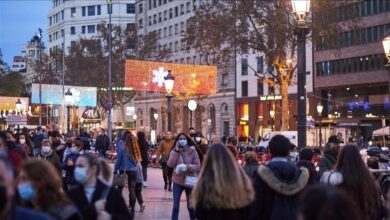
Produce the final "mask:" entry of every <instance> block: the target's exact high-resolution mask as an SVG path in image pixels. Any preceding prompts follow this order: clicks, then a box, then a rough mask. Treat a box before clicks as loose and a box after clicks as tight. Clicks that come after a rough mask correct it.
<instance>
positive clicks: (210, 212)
mask: <svg viewBox="0 0 390 220" xmlns="http://www.w3.org/2000/svg"><path fill="white" fill-rule="evenodd" d="M216 174H218V175H216ZM253 199H254V190H253V187H252V181H251V180H250V179H249V178H248V176H247V175H245V172H244V171H243V170H242V169H241V167H239V165H238V164H237V162H236V160H235V158H234V157H233V155H232V154H231V153H230V152H229V151H228V149H227V148H226V147H225V146H223V145H222V144H214V145H212V146H211V147H210V149H209V151H208V153H207V156H206V159H205V161H204V163H203V167H202V170H201V171H200V175H199V180H198V182H197V184H196V186H195V187H194V189H193V191H192V194H191V202H192V206H193V207H195V209H196V211H195V213H196V219H199V220H209V219H210V220H214V219H224V220H246V219H248V218H249V213H250V204H251V202H252V201H253Z"/></svg>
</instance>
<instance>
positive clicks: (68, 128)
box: [65, 89, 73, 133]
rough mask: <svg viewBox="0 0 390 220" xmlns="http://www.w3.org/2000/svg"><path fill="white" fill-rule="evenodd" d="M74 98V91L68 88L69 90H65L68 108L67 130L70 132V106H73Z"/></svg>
mask: <svg viewBox="0 0 390 220" xmlns="http://www.w3.org/2000/svg"><path fill="white" fill-rule="evenodd" d="M72 99H73V98H72V92H71V91H70V89H68V91H66V92H65V102H66V108H67V119H66V130H67V132H68V133H69V132H70V108H71V106H72V101H73V100H72Z"/></svg>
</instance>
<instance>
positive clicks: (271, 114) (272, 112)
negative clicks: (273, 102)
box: [269, 110, 275, 119]
mask: <svg viewBox="0 0 390 220" xmlns="http://www.w3.org/2000/svg"><path fill="white" fill-rule="evenodd" d="M269 115H270V116H271V118H272V119H273V118H275V111H274V110H271V111H269Z"/></svg>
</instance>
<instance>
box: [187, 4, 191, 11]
mask: <svg viewBox="0 0 390 220" xmlns="http://www.w3.org/2000/svg"><path fill="white" fill-rule="evenodd" d="M186 11H187V13H189V12H191V3H190V2H187V4H186Z"/></svg>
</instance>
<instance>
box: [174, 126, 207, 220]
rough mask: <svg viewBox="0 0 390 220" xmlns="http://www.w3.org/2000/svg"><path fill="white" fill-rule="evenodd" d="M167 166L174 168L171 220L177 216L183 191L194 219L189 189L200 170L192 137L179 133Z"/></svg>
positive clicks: (190, 189) (191, 216) (191, 217)
mask: <svg viewBox="0 0 390 220" xmlns="http://www.w3.org/2000/svg"><path fill="white" fill-rule="evenodd" d="M167 165H168V167H170V168H172V169H174V172H173V175H172V181H173V209H172V220H177V219H178V218H179V208H180V198H181V194H182V193H183V191H185V194H186V197H187V209H188V212H189V217H190V219H191V220H194V219H195V211H194V209H193V208H192V207H191V205H190V200H191V191H192V188H193V187H194V182H193V181H191V180H194V177H196V176H197V174H198V172H199V170H200V159H199V156H198V153H197V151H196V148H195V143H193V141H192V138H191V137H190V136H188V135H186V134H185V133H180V134H179V135H178V136H177V138H176V141H175V143H174V148H173V149H172V150H171V152H170V155H169V159H168V161H167Z"/></svg>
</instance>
